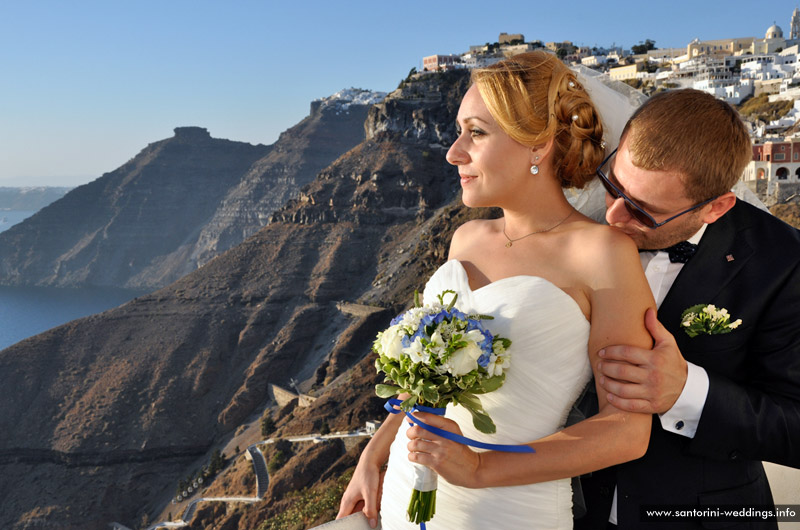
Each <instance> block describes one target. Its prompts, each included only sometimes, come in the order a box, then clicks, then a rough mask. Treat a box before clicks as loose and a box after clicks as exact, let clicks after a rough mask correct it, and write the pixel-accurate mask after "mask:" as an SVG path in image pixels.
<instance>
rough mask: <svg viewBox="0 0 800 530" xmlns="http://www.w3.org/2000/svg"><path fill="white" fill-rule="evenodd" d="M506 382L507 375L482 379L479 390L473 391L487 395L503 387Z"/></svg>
mask: <svg viewBox="0 0 800 530" xmlns="http://www.w3.org/2000/svg"><path fill="white" fill-rule="evenodd" d="M505 380H506V374H500V375H494V376H492V377H489V378H488V379H482V380H481V382H480V385H479V386H478V389H477V390H473V392H474V393H476V394H485V393H486V392H494V391H495V390H497V389H498V388H500V387H501V386H503V383H504V382H505Z"/></svg>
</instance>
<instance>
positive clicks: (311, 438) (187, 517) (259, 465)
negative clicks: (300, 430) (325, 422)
mask: <svg viewBox="0 0 800 530" xmlns="http://www.w3.org/2000/svg"><path fill="white" fill-rule="evenodd" d="M361 436H372V435H371V434H370V433H367V432H364V431H363V430H358V431H353V432H347V433H331V434H308V435H304V436H293V437H289V438H285V440H286V441H288V442H291V443H303V442H315V443H319V442H323V441H325V440H328V439H334V438H354V437H361ZM273 443H275V440H274V439H273V438H269V439H267V440H261V441H260V442H256V443H254V444H252V445H250V446H249V447H248V448H247V451H246V453H247V455H248V460H250V461H251V462H252V463H253V474H255V476H256V496H255V497H200V498H197V499H192V501H191V502H190V503H189V504H188V505H187V506H186V509H184V511H183V514H182V515H181V518H180V519H179V520H177V521H162V522H160V523H156V524H154V525H151V526H149V527H148V528H147V530H158V529H159V528H184V527H186V526H189V525H190V524H191V521H192V518H193V517H194V514H195V512H196V511H197V505H198V504H199V503H201V502H228V503H246V504H254V503H256V502H258V501H260V500H262V499H263V498H264V495H266V493H267V487H268V486H269V471H268V470H267V462H266V460H265V459H264V453H262V452H261V449H259V448H258V446H259V445H269V444H273ZM110 526H111V528H112V529H113V530H131V529H130V528H128V527H127V526H125V525H123V524H120V523H117V522H113V523H111V524H110Z"/></svg>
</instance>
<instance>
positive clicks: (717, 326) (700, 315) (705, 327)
mask: <svg viewBox="0 0 800 530" xmlns="http://www.w3.org/2000/svg"><path fill="white" fill-rule="evenodd" d="M741 324H742V319H741V318H739V319H736V320H734V321H733V322H731V316H730V315H729V314H728V310H727V309H725V308H724V307H720V308H719V309H717V307H716V306H715V305H713V304H697V305H693V306H692V307H690V308H688V309H686V310H685V311H684V312H683V313H682V314H681V327H683V331H685V332H686V334H687V335H689V336H690V337H696V336H698V335H720V334H722V333H730V332H731V331H733V330H734V329H736V328H738V327H739V326H740V325H741Z"/></svg>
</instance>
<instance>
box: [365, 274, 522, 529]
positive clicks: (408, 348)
mask: <svg viewBox="0 0 800 530" xmlns="http://www.w3.org/2000/svg"><path fill="white" fill-rule="evenodd" d="M447 295H452V297H451V298H450V300H449V303H445V298H446V297H447ZM437 298H438V303H433V304H430V305H426V306H421V305H420V303H419V293H415V297H414V307H413V308H411V309H409V310H408V311H406V312H405V313H403V314H401V315H399V316H397V317H396V318H395V319H394V320H392V323H391V325H390V326H389V328H387V329H386V330H384V331H382V332H381V333H378V337H377V338H376V339H375V343H374V344H373V351H375V353H377V354H378V359H377V360H376V361H375V367H376V368H377V369H378V371H379V372H383V373H384V374H385V378H384V384H379V385H377V386H376V392H377V394H378V396H380V397H382V398H390V397H392V396H395V395H398V394H402V393H406V394H410V396H409V397H408V398H406V399H405V400H404V401H403V402H402V403H401V404H400V408H401V410H403V411H404V412H409V411H411V410H412V409H413V408H414V407H415V406H417V405H425V406H429V407H435V408H443V407H445V406H447V405H448V404H450V403H455V404H458V405H461V406H463V407H465V408H466V409H467V410H469V412H470V413H471V415H472V423H473V425H474V426H475V428H476V429H478V430H479V431H481V432H483V433H494V432H496V430H497V428H496V426H495V424H494V422H493V421H492V419H491V418H490V417H489V415H488V414H487V413H486V411H484V409H483V406H482V405H481V401H480V398H478V394H484V393H486V392H491V391H492V390H496V389H498V388H500V386H501V385H502V384H503V382H504V381H505V373H504V372H505V370H506V369H507V368H508V366H509V354H508V347H509V346H510V345H511V341H510V340H509V339H505V338H502V337H496V336H493V335H492V333H490V332H489V331H488V330H487V329H486V328H485V327H484V326H483V324H482V323H481V320H487V319H491V318H492V317H490V316H486V315H467V314H465V313H463V312H461V311H459V310H458V309H456V308H455V303H456V300H457V299H458V295H457V294H456V293H455V291H450V290H447V291H444V292H442V293H441V294H440V295H439V296H438V297H437ZM415 467H416V468H417V469H415V473H416V480H415V486H414V491H413V493H412V495H411V502H410V503H409V507H408V516H409V519H410V520H411V521H412V522H414V523H420V522H426V521H430V520H431V518H432V517H433V513H434V509H435V505H436V474H435V473H434V472H433V471H432V470H431V469H429V468H427V467H425V466H417V465H415Z"/></svg>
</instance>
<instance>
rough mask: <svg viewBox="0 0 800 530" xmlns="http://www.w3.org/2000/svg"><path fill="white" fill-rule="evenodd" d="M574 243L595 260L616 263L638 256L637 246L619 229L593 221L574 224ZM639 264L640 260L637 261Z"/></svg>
mask: <svg viewBox="0 0 800 530" xmlns="http://www.w3.org/2000/svg"><path fill="white" fill-rule="evenodd" d="M573 229H574V230H573V234H572V237H573V243H574V246H575V247H576V248H579V249H581V252H582V253H584V254H585V255H586V257H590V256H591V258H592V259H595V260H602V261H610V262H612V263H613V262H616V261H618V260H619V259H630V256H633V257H636V256H638V252H637V250H636V244H635V243H634V242H633V239H631V238H630V237H628V236H627V235H626V234H625V233H623V232H621V231H620V230H619V229H617V228H614V227H611V226H608V225H601V224H598V223H595V222H593V221H586V222H583V221H581V222H578V223H574V226H573ZM637 263H638V260H637Z"/></svg>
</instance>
